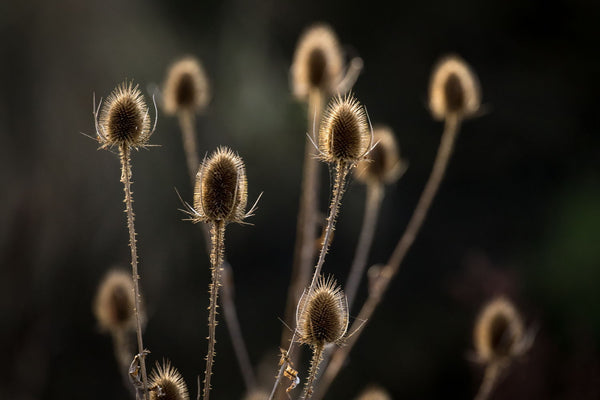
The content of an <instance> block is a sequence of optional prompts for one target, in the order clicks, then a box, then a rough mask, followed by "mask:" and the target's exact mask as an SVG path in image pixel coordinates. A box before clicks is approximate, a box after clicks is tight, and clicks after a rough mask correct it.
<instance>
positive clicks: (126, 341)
mask: <svg viewBox="0 0 600 400" xmlns="http://www.w3.org/2000/svg"><path fill="white" fill-rule="evenodd" d="M112 338H113V349H114V351H115V359H116V360H117V363H118V364H119V372H121V377H122V378H123V383H124V384H125V387H126V388H127V389H128V390H129V393H130V394H131V396H132V397H133V398H134V399H135V395H136V390H135V388H134V387H133V386H132V385H131V377H130V376H129V366H130V364H131V360H132V359H133V356H134V355H133V349H132V348H131V346H132V344H133V343H131V340H130V337H129V334H128V332H125V331H122V330H121V331H118V332H114V333H113V334H112Z"/></svg>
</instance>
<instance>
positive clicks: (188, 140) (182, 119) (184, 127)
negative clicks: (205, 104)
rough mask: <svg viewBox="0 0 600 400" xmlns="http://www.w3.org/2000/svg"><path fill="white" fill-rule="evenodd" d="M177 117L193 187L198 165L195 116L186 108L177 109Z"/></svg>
mask: <svg viewBox="0 0 600 400" xmlns="http://www.w3.org/2000/svg"><path fill="white" fill-rule="evenodd" d="M177 117H178V119H179V127H180V128H181V137H182V139H183V150H184V151H185V158H186V161H187V166H188V171H189V173H190V178H191V180H192V187H194V181H195V179H196V172H198V166H199V165H200V158H199V157H198V141H197V139H196V129H195V128H194V124H195V122H196V117H195V115H194V112H193V111H190V110H187V109H186V110H181V111H179V112H178V113H177Z"/></svg>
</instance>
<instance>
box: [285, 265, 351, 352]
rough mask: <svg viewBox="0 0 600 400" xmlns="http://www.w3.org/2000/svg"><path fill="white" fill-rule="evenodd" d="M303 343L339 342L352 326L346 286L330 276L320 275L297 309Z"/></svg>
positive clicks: (301, 299)
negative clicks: (344, 290) (349, 322)
mask: <svg viewBox="0 0 600 400" xmlns="http://www.w3.org/2000/svg"><path fill="white" fill-rule="evenodd" d="M296 326H297V329H298V337H299V341H300V342H301V343H305V344H308V345H310V346H314V347H318V346H324V345H326V344H329V343H339V342H340V341H341V340H342V338H343V337H344V335H345V334H346V331H347V329H348V301H347V300H346V295H344V292H343V291H342V288H341V287H340V286H338V285H337V283H336V281H335V280H334V279H333V278H332V277H329V278H328V279H324V278H323V277H322V276H321V277H319V280H318V282H317V285H316V286H315V288H314V289H313V290H312V291H311V292H309V291H308V290H305V291H304V293H303V294H302V297H301V298H300V301H299V302H298V308H297V310H296Z"/></svg>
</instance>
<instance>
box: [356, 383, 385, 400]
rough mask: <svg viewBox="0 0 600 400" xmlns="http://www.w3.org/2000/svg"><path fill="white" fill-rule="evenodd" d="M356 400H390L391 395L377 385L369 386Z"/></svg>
mask: <svg viewBox="0 0 600 400" xmlns="http://www.w3.org/2000/svg"><path fill="white" fill-rule="evenodd" d="M356 400H392V396H390V394H389V393H388V392H387V391H385V390H384V389H383V388H381V387H379V386H370V387H368V388H366V389H365V390H363V392H362V393H361V394H360V395H359V396H358V397H357V398H356Z"/></svg>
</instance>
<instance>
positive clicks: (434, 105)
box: [429, 55, 481, 119]
mask: <svg viewBox="0 0 600 400" xmlns="http://www.w3.org/2000/svg"><path fill="white" fill-rule="evenodd" d="M480 97H481V94H480V89H479V80H478V79H477V76H476V75H475V73H474V72H473V70H472V69H471V68H470V67H469V65H468V64H467V63H466V62H465V61H464V60H463V59H462V58H460V57H458V56H454V55H453V56H447V57H444V58H442V59H441V60H440V61H439V62H438V63H437V65H436V66H435V67H434V69H433V73H432V74H431V82H430V84H429V108H430V110H431V113H432V114H433V117H434V118H436V119H445V118H447V117H448V116H449V115H456V116H458V117H460V118H466V117H470V116H472V115H474V114H475V113H476V112H477V111H478V110H479V106H480V101H481V100H480Z"/></svg>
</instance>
